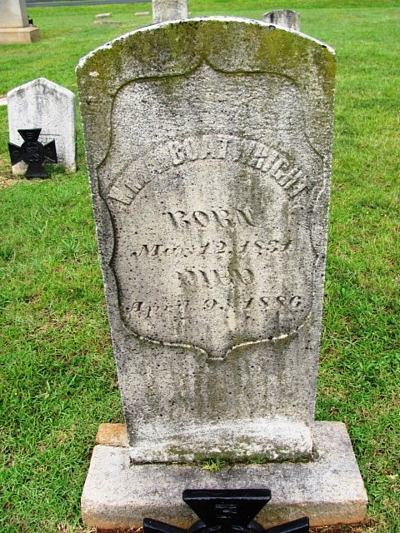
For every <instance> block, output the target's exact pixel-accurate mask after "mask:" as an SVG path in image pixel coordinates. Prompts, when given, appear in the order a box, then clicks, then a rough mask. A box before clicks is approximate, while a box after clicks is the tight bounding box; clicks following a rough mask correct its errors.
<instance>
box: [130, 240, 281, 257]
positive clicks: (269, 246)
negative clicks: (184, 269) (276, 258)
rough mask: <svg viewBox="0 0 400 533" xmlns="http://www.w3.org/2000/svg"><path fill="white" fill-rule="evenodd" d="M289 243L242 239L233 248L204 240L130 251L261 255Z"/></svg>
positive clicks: (168, 254)
mask: <svg viewBox="0 0 400 533" xmlns="http://www.w3.org/2000/svg"><path fill="white" fill-rule="evenodd" d="M290 245H291V241H290V240H287V241H284V242H282V241H278V240H276V239H270V240H269V241H263V240H256V241H243V242H240V243H238V244H237V245H236V246H235V248H234V247H233V246H232V244H228V243H227V242H225V241H216V242H211V241H210V242H206V243H205V244H198V245H192V246H190V247H189V246H181V245H177V246H171V245H167V244H151V245H149V244H142V246H140V248H138V249H136V250H133V252H131V257H133V258H135V259H148V258H157V257H159V258H162V257H189V256H196V255H198V256H217V257H218V256H223V255H229V256H231V255H235V254H236V255H238V256H243V257H244V256H246V255H255V256H262V255H268V254H274V253H279V252H284V251H285V250H287V249H288V248H289V247H290Z"/></svg>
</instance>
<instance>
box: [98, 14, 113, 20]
mask: <svg viewBox="0 0 400 533" xmlns="http://www.w3.org/2000/svg"><path fill="white" fill-rule="evenodd" d="M110 17H111V13H99V14H98V15H96V16H95V19H96V20H101V19H109V18H110Z"/></svg>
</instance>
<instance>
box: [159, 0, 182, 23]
mask: <svg viewBox="0 0 400 533" xmlns="http://www.w3.org/2000/svg"><path fill="white" fill-rule="evenodd" d="M152 6H153V22H154V23H157V22H165V21H169V20H179V19H184V18H187V17H188V9H187V0H153V1H152Z"/></svg>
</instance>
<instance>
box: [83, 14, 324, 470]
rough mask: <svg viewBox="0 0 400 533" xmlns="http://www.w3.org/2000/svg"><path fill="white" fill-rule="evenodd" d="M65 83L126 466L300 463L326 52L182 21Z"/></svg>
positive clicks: (318, 234)
mask: <svg viewBox="0 0 400 533" xmlns="http://www.w3.org/2000/svg"><path fill="white" fill-rule="evenodd" d="M249 43H251V46H249ZM161 51H162V53H161ZM78 80H79V90H80V99H81V109H82V117H83V121H84V128H85V142H86V150H87V158H88V164H89V171H90V178H91V185H92V191H93V202H94V208H95V217H96V224H97V232H98V239H99V248H100V255H101V259H102V267H103V276H104V280H105V287H106V297H107V303H108V311H109V317H110V323H111V329H112V336H113V343H114V354H115V357H116V361H117V367H118V375H119V384H120V388H121V392H122V398H123V404H124V410H125V418H126V422H127V426H128V434H129V440H130V445H131V458H132V461H136V462H146V461H168V460H192V459H194V458H196V457H197V456H199V455H201V454H210V453H212V454H218V453H229V454H230V456H234V457H245V456H249V455H252V454H264V455H266V456H267V457H270V458H273V459H277V458H293V457H308V456H310V454H311V451H312V435H311V431H310V425H311V423H312V421H313V419H314V405H315V383H316V374H317V364H318V355H319V338H320V327H321V312H322V297H323V281H324V269H325V250H326V234H327V216H328V203H329V174H330V162H331V136H332V106H333V87H334V55H333V52H332V50H331V49H329V48H328V47H327V46H326V45H323V44H321V43H319V42H317V41H315V40H313V39H310V38H307V37H305V36H301V35H296V34H294V33H291V32H287V31H285V30H283V29H275V28H271V27H269V26H267V25H266V24H263V23H261V22H255V21H248V20H243V19H234V18H225V17H218V18H215V19H206V20H205V19H193V20H192V21H188V22H185V23H171V24H169V25H160V26H152V27H150V28H146V29H142V30H138V31H136V32H132V33H131V34H128V35H126V36H123V37H121V38H119V39H117V40H115V41H114V42H112V43H110V44H108V45H106V46H104V47H102V48H99V49H98V50H96V51H94V52H93V53H92V54H91V55H89V56H87V57H86V58H84V59H83V60H82V61H81V62H80V65H79V67H78Z"/></svg>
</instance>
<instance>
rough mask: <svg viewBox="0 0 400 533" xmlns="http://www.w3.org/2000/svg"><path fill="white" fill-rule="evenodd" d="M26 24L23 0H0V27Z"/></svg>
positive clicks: (17, 26) (24, 25) (26, 18)
mask: <svg viewBox="0 0 400 533" xmlns="http://www.w3.org/2000/svg"><path fill="white" fill-rule="evenodd" d="M26 26H28V16H27V13H26V5H25V0H0V28H23V27H26Z"/></svg>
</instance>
